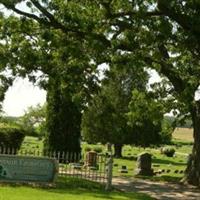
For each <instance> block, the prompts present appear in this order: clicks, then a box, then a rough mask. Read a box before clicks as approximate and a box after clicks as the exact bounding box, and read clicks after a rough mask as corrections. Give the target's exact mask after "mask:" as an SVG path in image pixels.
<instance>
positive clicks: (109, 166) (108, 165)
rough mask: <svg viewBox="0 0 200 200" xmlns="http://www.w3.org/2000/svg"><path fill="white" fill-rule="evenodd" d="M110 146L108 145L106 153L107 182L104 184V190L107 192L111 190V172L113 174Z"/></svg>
mask: <svg viewBox="0 0 200 200" xmlns="http://www.w3.org/2000/svg"><path fill="white" fill-rule="evenodd" d="M111 147H112V145H111V144H108V153H109V158H108V160H107V163H106V170H107V182H106V190H107V191H109V190H111V189H112V176H113V174H112V172H113V155H112V148H111Z"/></svg>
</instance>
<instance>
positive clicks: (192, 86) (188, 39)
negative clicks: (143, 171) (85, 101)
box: [0, 0, 200, 186]
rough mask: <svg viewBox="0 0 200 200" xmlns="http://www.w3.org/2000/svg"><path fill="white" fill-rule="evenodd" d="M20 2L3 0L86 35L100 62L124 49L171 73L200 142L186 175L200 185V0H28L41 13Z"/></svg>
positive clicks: (78, 35) (52, 24)
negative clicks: (197, 94)
mask: <svg viewBox="0 0 200 200" xmlns="http://www.w3.org/2000/svg"><path fill="white" fill-rule="evenodd" d="M18 2H22V1H15V3H14V2H13V1H7V0H6V1H5V0H1V1H0V3H1V4H3V5H4V6H6V7H7V8H8V9H11V10H13V11H14V12H16V13H18V14H19V15H22V16H25V17H27V18H29V19H34V20H35V21H37V22H38V23H39V24H42V25H43V26H45V27H51V28H53V29H55V30H60V31H62V32H63V33H64V34H66V35H68V34H70V36H71V37H74V38H77V40H80V38H81V39H83V41H85V42H86V43H87V44H88V45H89V47H90V48H89V49H88V52H92V53H93V56H94V57H93V60H94V61H98V63H100V62H107V63H111V62H112V61H113V57H114V56H115V55H116V54H119V53H121V55H122V56H124V58H125V60H127V59H128V58H130V57H131V58H132V60H135V61H134V62H135V63H136V62H137V64H139V63H140V64H141V65H142V66H143V67H144V66H145V67H146V68H151V69H155V70H156V71H157V72H158V73H159V74H160V75H161V76H164V77H166V78H167V80H168V82H169V86H170V89H169V94H170V96H173V97H174V99H175V104H176V102H178V103H179V105H182V106H179V107H177V106H176V109H177V108H178V109H179V110H180V111H181V112H183V113H182V114H183V115H186V116H188V115H190V117H191V119H192V122H193V127H194V146H193V151H192V156H191V158H192V162H190V165H189V166H188V169H187V174H186V180H187V181H188V182H189V183H191V184H194V185H198V186H199V185H200V157H199V154H200V145H199V144H200V123H199V122H200V116H199V109H200V101H199V100H194V96H195V92H196V91H197V89H198V87H199V75H200V74H199V73H200V70H199V52H200V51H199V50H200V36H199V35H200V26H199V23H200V18H199V14H200V4H199V1H193V0H187V1H186V0H180V1H173V0H151V1H139V0H138V1H135V0H103V1H102V0H97V1H88V0H84V1H67V2H66V1H54V0H52V1H42V2H43V3H42V2H40V1H35V0H29V1H27V2H28V3H29V5H30V4H31V5H32V6H35V8H37V14H35V13H34V9H32V11H33V12H32V13H27V12H24V11H22V10H20V9H18V8H16V4H17V3H18ZM38 12H40V14H41V15H38ZM97 47H98V48H97ZM127 57H128V58H127ZM168 88H169V87H168ZM176 105H177V104H176Z"/></svg>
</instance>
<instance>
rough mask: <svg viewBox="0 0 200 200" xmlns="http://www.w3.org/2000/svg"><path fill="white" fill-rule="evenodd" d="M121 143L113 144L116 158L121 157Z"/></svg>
mask: <svg viewBox="0 0 200 200" xmlns="http://www.w3.org/2000/svg"><path fill="white" fill-rule="evenodd" d="M122 146H123V145H122V144H114V148H115V154H114V156H115V157H116V158H121V157H122Z"/></svg>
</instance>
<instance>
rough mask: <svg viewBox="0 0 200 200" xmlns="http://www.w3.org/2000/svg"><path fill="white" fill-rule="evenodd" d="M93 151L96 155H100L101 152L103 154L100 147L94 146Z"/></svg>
mask: <svg viewBox="0 0 200 200" xmlns="http://www.w3.org/2000/svg"><path fill="white" fill-rule="evenodd" d="M93 150H94V151H95V152H97V153H102V152H103V148H102V147H100V146H95V147H94V148H93Z"/></svg>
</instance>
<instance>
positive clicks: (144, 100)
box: [128, 89, 173, 147]
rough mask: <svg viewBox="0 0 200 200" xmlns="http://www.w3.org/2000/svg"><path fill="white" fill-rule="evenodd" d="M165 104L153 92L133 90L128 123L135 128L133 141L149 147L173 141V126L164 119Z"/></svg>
mask: <svg viewBox="0 0 200 200" xmlns="http://www.w3.org/2000/svg"><path fill="white" fill-rule="evenodd" d="M164 114H165V113H164V108H163V104H162V103H161V102H159V101H157V100H155V99H153V96H152V94H151V92H146V93H144V92H139V91H138V90H136V89H135V90H134V91H133V96H132V99H131V101H130V103H129V112H128V124H129V125H130V126H131V127H132V128H133V130H134V131H133V141H134V143H135V144H136V145H138V146H143V147H147V146H150V145H160V144H166V143H170V142H171V138H172V132H173V128H172V126H171V125H170V124H169V123H167V122H166V121H165V119H164Z"/></svg>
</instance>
